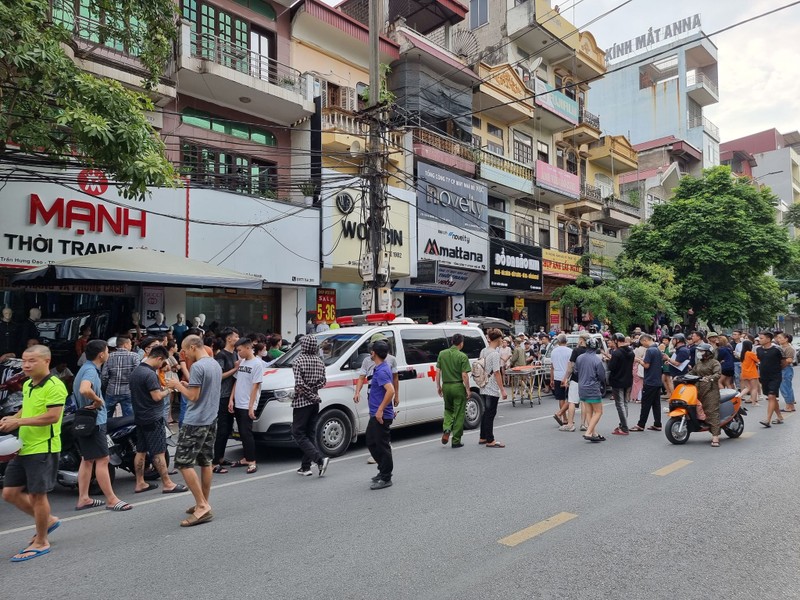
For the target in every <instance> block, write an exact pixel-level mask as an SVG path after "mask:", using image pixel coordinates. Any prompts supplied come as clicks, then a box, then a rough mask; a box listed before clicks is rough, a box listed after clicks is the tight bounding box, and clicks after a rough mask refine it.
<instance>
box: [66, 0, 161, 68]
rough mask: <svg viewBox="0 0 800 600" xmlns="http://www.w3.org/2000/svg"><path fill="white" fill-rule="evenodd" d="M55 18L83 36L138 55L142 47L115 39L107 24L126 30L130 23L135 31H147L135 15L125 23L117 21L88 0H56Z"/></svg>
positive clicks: (136, 32) (140, 32) (96, 42)
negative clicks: (134, 17) (143, 29)
mask: <svg viewBox="0 0 800 600" xmlns="http://www.w3.org/2000/svg"><path fill="white" fill-rule="evenodd" d="M53 22H54V23H56V24H58V25H60V26H62V27H64V28H66V29H67V30H69V32H70V33H72V34H73V35H76V36H77V37H79V38H81V39H84V40H88V41H90V42H93V43H95V44H102V45H104V46H106V47H108V48H112V49H114V50H117V51H119V52H124V53H126V54H130V55H131V56H138V55H139V54H140V52H141V48H139V47H137V46H135V45H129V44H128V43H126V42H123V40H118V39H115V38H114V37H112V35H111V32H108V30H107V29H106V28H108V27H114V28H118V29H120V30H123V29H125V28H126V27H128V26H129V27H130V29H131V33H132V34H133V35H138V36H144V35H146V33H145V32H144V31H142V30H141V29H142V28H141V25H139V22H138V21H137V20H135V19H132V20H131V22H130V23H123V22H122V21H121V20H116V22H115V21H114V20H112V19H111V18H110V17H107V16H106V11H105V10H102V9H97V8H96V5H93V4H92V3H91V2H90V1H89V0H54V2H53Z"/></svg>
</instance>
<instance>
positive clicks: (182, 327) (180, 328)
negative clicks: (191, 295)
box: [172, 313, 189, 348]
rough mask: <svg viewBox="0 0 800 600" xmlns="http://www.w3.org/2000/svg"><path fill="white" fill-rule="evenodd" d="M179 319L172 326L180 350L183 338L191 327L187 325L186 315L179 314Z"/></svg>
mask: <svg viewBox="0 0 800 600" xmlns="http://www.w3.org/2000/svg"><path fill="white" fill-rule="evenodd" d="M177 318H178V320H177V321H175V323H173V324H172V335H174V336H175V342H176V343H177V344H178V348H180V346H181V342H182V341H183V336H184V335H186V331H187V330H188V329H189V326H188V325H187V324H186V315H184V314H183V313H178V317H177Z"/></svg>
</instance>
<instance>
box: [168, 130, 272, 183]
mask: <svg viewBox="0 0 800 600" xmlns="http://www.w3.org/2000/svg"><path fill="white" fill-rule="evenodd" d="M181 171H182V172H183V173H184V174H186V175H190V176H191V178H192V184H193V185H200V186H205V187H211V188H218V189H227V190H231V191H234V192H242V193H245V194H253V195H256V196H269V195H272V194H273V193H274V191H275V187H276V185H275V184H276V182H275V165H273V164H271V163H268V162H266V161H262V160H257V159H253V158H250V157H248V156H243V155H240V154H233V153H230V152H226V151H224V150H220V149H217V148H210V147H205V146H199V145H197V144H193V143H191V142H183V143H182V144H181Z"/></svg>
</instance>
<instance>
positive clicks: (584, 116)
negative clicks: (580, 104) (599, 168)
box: [561, 109, 601, 147]
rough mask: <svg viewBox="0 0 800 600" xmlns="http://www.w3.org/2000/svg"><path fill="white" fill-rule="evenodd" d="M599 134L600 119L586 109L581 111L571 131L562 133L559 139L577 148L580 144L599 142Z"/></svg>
mask: <svg viewBox="0 0 800 600" xmlns="http://www.w3.org/2000/svg"><path fill="white" fill-rule="evenodd" d="M600 132H601V129H600V117H598V116H597V115H593V114H592V113H590V112H589V111H588V110H586V109H581V111H580V114H579V115H578V124H577V125H576V126H575V127H573V128H572V129H569V130H567V131H564V132H563V133H562V134H561V137H562V138H563V139H565V140H569V141H570V142H571V143H572V145H573V146H575V147H578V146H580V145H581V144H588V143H591V142H596V141H597V140H599V139H600Z"/></svg>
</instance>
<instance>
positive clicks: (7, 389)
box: [0, 373, 27, 489]
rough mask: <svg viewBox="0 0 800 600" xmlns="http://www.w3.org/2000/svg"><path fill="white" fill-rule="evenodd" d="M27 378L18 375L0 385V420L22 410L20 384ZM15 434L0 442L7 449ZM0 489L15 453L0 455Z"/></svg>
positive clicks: (2, 436) (3, 437) (4, 436)
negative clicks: (7, 467) (5, 445)
mask: <svg viewBox="0 0 800 600" xmlns="http://www.w3.org/2000/svg"><path fill="white" fill-rule="evenodd" d="M26 379H27V376H26V375H25V374H24V373H18V374H16V375H13V376H11V377H9V378H8V379H6V380H5V381H4V382H3V383H0V398H2V400H0V419H2V418H3V417H10V416H12V415H15V414H17V413H18V412H19V411H20V410H22V384H23V383H25V380H26ZM16 439H17V436H16V432H14V433H12V434H8V435H0V440H2V441H4V443H5V444H7V445H8V446H9V447H11V446H13V445H14V442H13V440H16ZM0 454H2V455H1V456H0V489H1V488H2V487H3V480H4V479H5V475H6V466H8V463H9V462H11V459H12V458H14V456H15V455H16V451H14V452H13V453H12V452H8V453H0Z"/></svg>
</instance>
